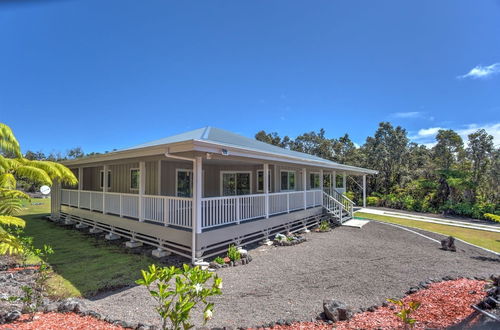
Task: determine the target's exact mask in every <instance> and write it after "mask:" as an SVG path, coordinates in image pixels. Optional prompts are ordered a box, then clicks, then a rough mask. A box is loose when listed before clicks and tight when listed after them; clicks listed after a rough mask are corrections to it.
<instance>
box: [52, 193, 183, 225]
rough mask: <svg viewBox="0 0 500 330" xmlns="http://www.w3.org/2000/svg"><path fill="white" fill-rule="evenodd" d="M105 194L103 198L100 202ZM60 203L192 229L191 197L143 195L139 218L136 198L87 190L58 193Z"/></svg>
mask: <svg viewBox="0 0 500 330" xmlns="http://www.w3.org/2000/svg"><path fill="white" fill-rule="evenodd" d="M103 194H104V199H103ZM61 203H62V204H65V205H68V206H72V207H76V208H80V209H87V210H90V211H98V212H103V203H104V213H106V214H113V215H117V216H120V217H129V218H135V219H141V220H147V221H151V222H155V223H159V224H162V225H165V226H168V225H174V226H179V227H186V228H191V222H192V204H193V201H192V199H191V198H180V197H171V196H149V195H143V196H142V216H139V195H137V194H124V193H114V192H106V193H103V192H101V191H88V190H70V189H62V190H61Z"/></svg>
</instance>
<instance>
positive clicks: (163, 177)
mask: <svg viewBox="0 0 500 330" xmlns="http://www.w3.org/2000/svg"><path fill="white" fill-rule="evenodd" d="M160 162H161V170H160V171H158V169H159V166H160ZM132 168H139V163H138V162H134V163H127V164H119V165H110V166H109V170H110V171H111V187H110V188H109V189H108V191H110V192H120V193H132V194H134V193H138V191H137V190H131V189H130V170H131V169H132ZM192 168H193V166H192V163H191V162H187V161H186V162H184V161H170V160H169V161H167V160H162V161H158V160H154V161H147V162H146V189H145V190H146V194H147V195H158V194H160V195H165V196H175V193H176V191H175V188H176V184H175V183H176V170H177V169H188V170H192ZM102 169H103V167H102V166H98V167H86V168H84V171H83V189H84V190H94V191H101V190H102V188H101V187H100V171H101V170H102ZM262 169H263V165H260V164H259V165H254V164H250V165H220V164H208V163H205V164H203V188H204V189H203V190H204V191H203V196H204V197H215V196H220V195H221V191H220V182H221V181H220V180H221V172H222V171H250V172H251V176H252V178H251V180H252V193H253V194H256V193H259V192H258V191H257V171H258V170H262ZM269 170H270V171H271V190H270V192H280V191H281V189H280V188H281V183H280V180H281V171H284V170H290V171H294V172H295V178H296V187H295V190H302V189H303V188H302V167H295V166H283V165H272V164H270V165H269ZM311 172H319V170H316V169H314V170H310V169H307V172H306V173H307V189H309V188H310V182H309V174H310V173H311ZM325 173H326V171H325ZM77 174H78V170H77V169H76V170H75V175H77ZM160 181H161V190H160V191H159V187H158V185H159V183H160Z"/></svg>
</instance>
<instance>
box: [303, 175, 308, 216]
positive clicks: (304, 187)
mask: <svg viewBox="0 0 500 330" xmlns="http://www.w3.org/2000/svg"><path fill="white" fill-rule="evenodd" d="M302 190H303V191H304V210H305V209H307V192H306V191H307V170H306V168H305V167H304V168H303V169H302Z"/></svg>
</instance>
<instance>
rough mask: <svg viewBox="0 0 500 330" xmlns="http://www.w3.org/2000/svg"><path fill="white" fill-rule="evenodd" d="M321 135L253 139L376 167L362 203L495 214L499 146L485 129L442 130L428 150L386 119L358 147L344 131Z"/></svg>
mask: <svg viewBox="0 0 500 330" xmlns="http://www.w3.org/2000/svg"><path fill="white" fill-rule="evenodd" d="M325 134H326V132H325V130H324V129H320V130H319V131H318V132H314V131H312V132H308V133H304V134H302V135H299V136H298V137H296V138H295V139H292V138H290V137H289V136H283V137H281V136H280V135H279V134H278V133H277V132H272V133H268V132H265V131H259V132H258V133H257V134H255V138H256V139H257V140H259V141H262V142H266V143H269V144H272V145H276V146H279V147H283V148H287V149H290V150H295V151H300V152H305V153H308V154H312V155H315V156H319V157H322V158H325V159H328V160H331V161H334V162H338V163H341V164H346V165H352V166H359V167H365V168H370V169H374V170H377V171H379V174H378V175H374V176H369V177H368V180H367V193H368V196H369V197H368V199H367V201H368V204H369V205H372V206H385V207H391V208H397V209H405V210H410V211H419V212H433V213H445V214H453V215H459V216H468V217H474V218H485V217H488V214H496V215H500V203H499V200H500V191H499V184H500V149H499V148H498V147H496V146H495V144H494V140H493V136H491V135H490V134H488V133H487V132H486V131H485V130H484V129H479V130H477V131H476V132H474V133H472V134H470V135H468V139H467V141H466V143H464V141H463V139H462V138H461V137H460V135H459V134H458V133H457V132H455V131H453V130H451V129H441V130H439V131H438V133H437V135H436V143H435V145H434V146H433V147H430V148H429V147H427V146H425V145H422V144H418V143H415V142H412V141H410V139H409V137H408V132H407V131H406V129H404V128H403V127H401V126H396V127H394V126H393V125H392V124H391V123H389V122H381V123H380V124H379V126H378V128H377V130H376V131H375V134H374V135H373V136H369V137H367V138H366V141H365V143H364V144H363V145H362V146H359V147H358V146H356V145H355V144H354V142H353V141H352V140H351V139H350V137H349V135H348V134H345V135H343V136H341V137H340V138H327V137H326V135H325ZM347 188H348V190H349V191H350V192H349V194H350V195H351V196H350V197H353V198H355V199H357V200H358V202H359V201H360V198H361V190H360V189H359V186H358V185H357V184H356V183H355V179H353V180H349V181H348V187H347ZM485 214H487V216H485Z"/></svg>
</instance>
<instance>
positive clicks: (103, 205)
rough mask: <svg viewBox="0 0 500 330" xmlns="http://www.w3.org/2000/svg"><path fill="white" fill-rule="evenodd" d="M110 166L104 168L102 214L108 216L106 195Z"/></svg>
mask: <svg viewBox="0 0 500 330" xmlns="http://www.w3.org/2000/svg"><path fill="white" fill-rule="evenodd" d="M108 171H109V165H104V166H103V168H102V214H106V193H107V192H108Z"/></svg>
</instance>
